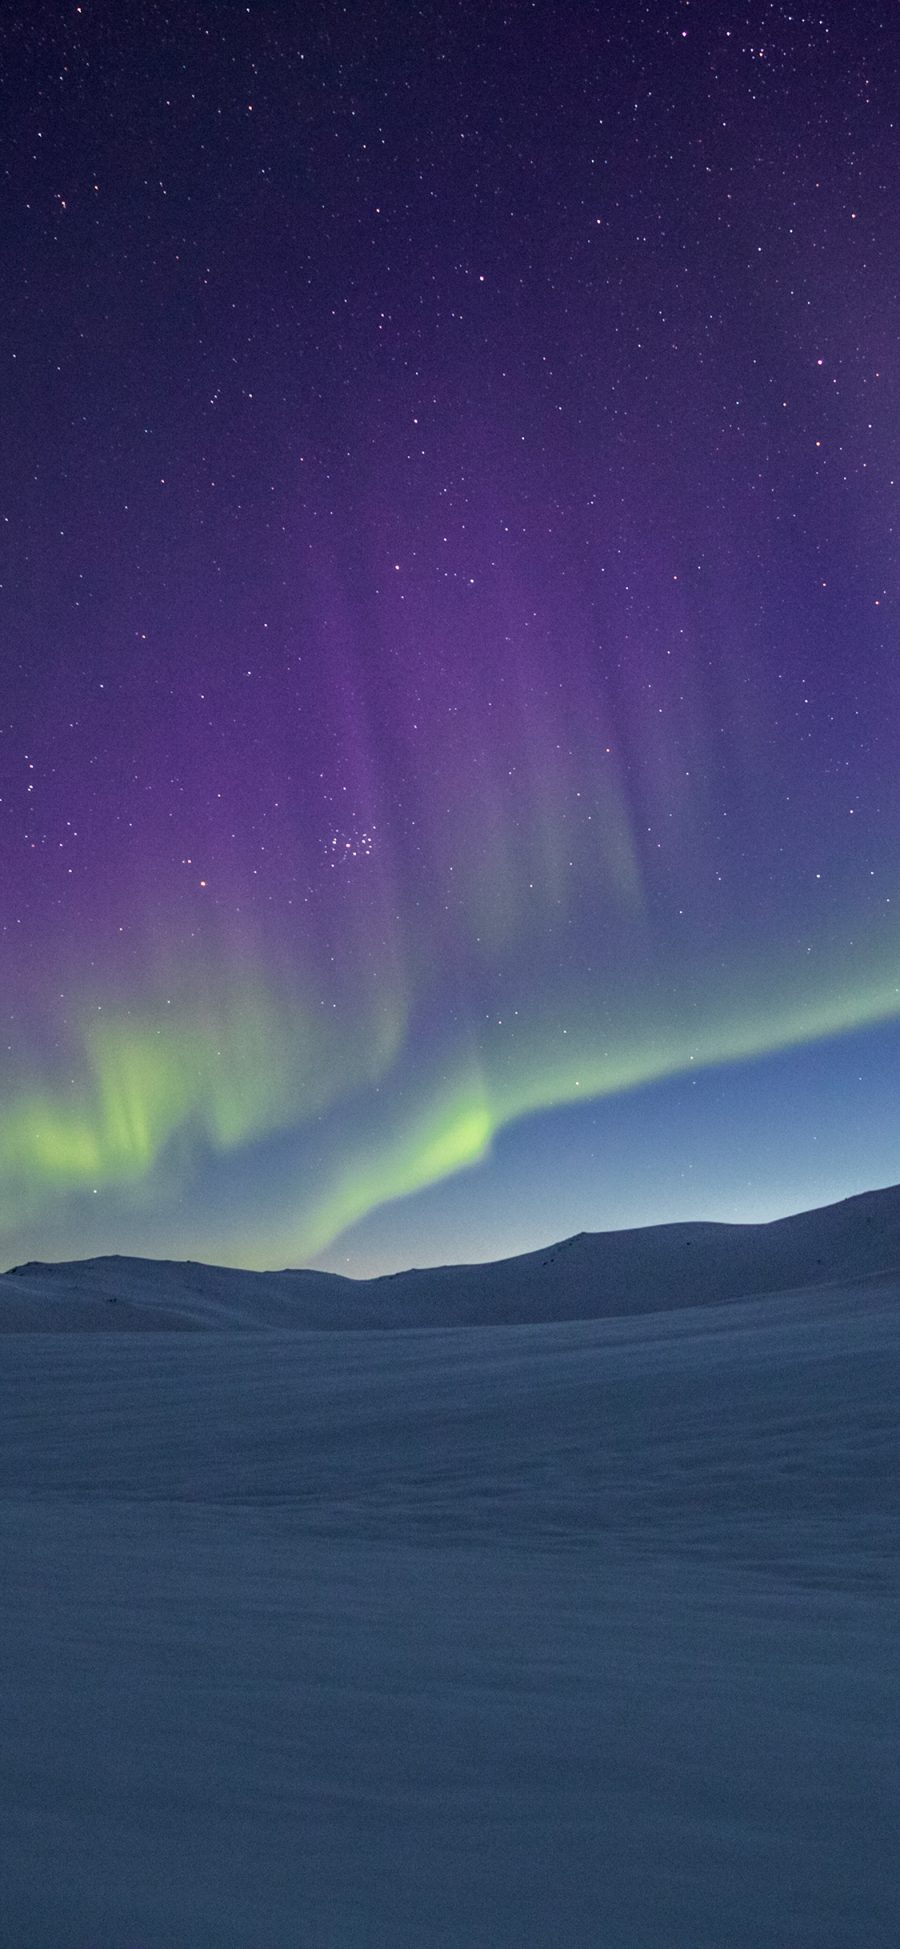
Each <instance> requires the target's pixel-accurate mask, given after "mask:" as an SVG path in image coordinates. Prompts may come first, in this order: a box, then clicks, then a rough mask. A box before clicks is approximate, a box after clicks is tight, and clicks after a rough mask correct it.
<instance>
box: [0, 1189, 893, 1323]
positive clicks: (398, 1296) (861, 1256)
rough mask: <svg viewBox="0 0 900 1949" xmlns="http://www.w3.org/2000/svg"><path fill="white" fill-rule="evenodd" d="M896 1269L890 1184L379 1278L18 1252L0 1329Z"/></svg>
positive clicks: (429, 1308)
mask: <svg viewBox="0 0 900 1949" xmlns="http://www.w3.org/2000/svg"><path fill="white" fill-rule="evenodd" d="M898 1270H900V1186H893V1187H892V1188H891V1189H889V1190H886V1191H869V1192H864V1193H863V1194H862V1195H861V1196H859V1197H855V1198H847V1199H844V1200H843V1202H842V1203H840V1204H837V1205H826V1206H824V1207H823V1208H822V1209H821V1210H818V1211H806V1212H801V1213H799V1214H797V1215H796V1216H795V1217H792V1218H780V1219H776V1220H775V1221H774V1222H773V1223H771V1224H768V1225H714V1224H696V1225H691V1224H686V1225H651V1226H647V1227H643V1228H641V1229H640V1230H634V1231H621V1232H580V1233H579V1234H578V1235H577V1237H575V1238H570V1239H565V1240H564V1241H563V1242H562V1243H561V1244H559V1245H551V1246H548V1247H547V1248H546V1249H545V1250H544V1251H541V1252H528V1253H525V1254H523V1255H522V1256H521V1257H519V1258H514V1259H501V1260H498V1261H496V1262H494V1263H492V1264H489V1265H458V1266H438V1267H433V1268H429V1269H426V1270H423V1271H417V1270H413V1271H410V1272H399V1273H393V1274H390V1275H388V1276H387V1277H384V1278H380V1279H363V1280H354V1279H344V1278H342V1277H341V1276H340V1275H339V1274H337V1273H328V1272H295V1271H286V1272H242V1271H238V1270H236V1269H233V1268H231V1267H228V1266H205V1265H196V1264H194V1263H193V1262H191V1261H188V1262H185V1263H180V1262H174V1261H169V1260H157V1259H128V1258H101V1259H83V1260H78V1261H74V1262H72V1263H68V1264H60V1265H46V1264H42V1263H40V1262H32V1263H30V1264H29V1265H25V1266H17V1267H15V1269H14V1270H13V1271H12V1272H8V1273H6V1274H4V1275H3V1276H2V1277H0V1331H2V1330H3V1329H6V1330H7V1331H19V1332H22V1331H26V1332H27V1331H29V1330H31V1331H34V1330H44V1331H60V1330H66V1329H75V1330H78V1329H81V1330H91V1329H96V1328H102V1329H110V1328H116V1329H123V1330H128V1329H129V1328H130V1329H132V1330H135V1329H137V1330H146V1329H147V1328H156V1329H158V1330H182V1331H184V1330H187V1331H192V1330H193V1331H198V1330H199V1331H203V1330H209V1329H216V1328H243V1329H253V1328H257V1329H258V1328H265V1327H268V1328H284V1327H295V1328H318V1329H328V1330H334V1329H343V1328H354V1327H355V1328H359V1327H369V1328H373V1327H375V1328H394V1327H403V1326H470V1325H503V1324H516V1323H518V1324H523V1323H529V1322H532V1323H538V1322H540V1321H548V1320H571V1319H599V1318H607V1317H610V1316H612V1315H615V1314H628V1313H647V1312H656V1311H659V1310H662V1309H668V1308H671V1307H679V1306H698V1305H704V1306H705V1305H710V1304H714V1303H715V1302H717V1301H721V1300H728V1299H739V1298H747V1297H750V1296H751V1295H752V1294H755V1293H756V1294H761V1293H777V1292H788V1291H792V1290H795V1289H800V1288H802V1287H804V1286H818V1285H823V1284H825V1283H828V1282H830V1281H836V1280H839V1281H843V1282H851V1281H855V1280H858V1279H861V1278H866V1277H868V1276H869V1275H871V1274H872V1273H878V1272H893V1271H898Z"/></svg>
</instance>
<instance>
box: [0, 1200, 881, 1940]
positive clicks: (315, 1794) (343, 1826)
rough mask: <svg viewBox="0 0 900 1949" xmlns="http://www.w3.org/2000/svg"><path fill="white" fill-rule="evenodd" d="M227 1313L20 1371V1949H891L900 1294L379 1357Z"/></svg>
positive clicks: (374, 1345)
mask: <svg viewBox="0 0 900 1949" xmlns="http://www.w3.org/2000/svg"><path fill="white" fill-rule="evenodd" d="M853 1202H854V1203H856V1204H861V1203H863V1202H864V1201H853ZM839 1209H841V1210H846V1208H845V1207H841V1208H839ZM821 1220H822V1225H824V1226H825V1228H826V1230H827V1223H831V1221H830V1220H828V1219H827V1214H822V1215H821ZM826 1221H827V1223H826ZM788 1222H790V1223H799V1222H800V1221H788ZM683 1229H684V1228H676V1230H678V1231H682V1230H683ZM692 1229H693V1230H697V1229H699V1228H692ZM716 1229H718V1228H716ZM760 1229H763V1228H760ZM764 1229H765V1230H767V1231H769V1230H771V1229H772V1228H764ZM813 1231H815V1227H813ZM820 1231H821V1226H820ZM632 1236H634V1235H632ZM656 1240H657V1245H658V1243H659V1235H658V1234H657V1235H656ZM576 1244H577V1242H576ZM645 1246H646V1249H647V1250H648V1251H649V1250H651V1240H650V1235H647V1240H645ZM572 1249H573V1251H574V1249H575V1248H574V1246H573V1248H572ZM652 1249H654V1250H655V1249H656V1247H653V1248H652ZM560 1250H561V1251H562V1252H564V1251H565V1250H566V1248H560ZM101 1263H102V1264H105V1265H106V1266H107V1267H108V1266H109V1265H114V1264H117V1263H118V1264H119V1265H120V1266H121V1265H122V1262H115V1261H108V1262H101ZM126 1263H127V1262H126ZM189 1270H191V1271H196V1270H197V1269H196V1268H194V1269H189ZM487 1270H490V1269H487ZM547 1270H548V1271H549V1270H550V1268H548V1269H547ZM746 1270H747V1268H746V1267H745V1271H746ZM750 1270H751V1271H752V1268H750ZM58 1276H60V1277H62V1276H63V1275H58ZM79 1276H80V1278H81V1282H82V1290H83V1291H86V1289H87V1288H86V1281H87V1279H88V1274H87V1270H86V1269H85V1270H83V1271H82V1273H81V1275H79ZM142 1276H144V1277H145V1280H149V1281H150V1283H151V1285H153V1274H152V1273H146V1272H145V1274H143V1275H142ZM323 1276H324V1275H323ZM73 1277H74V1275H73ZM135 1277H137V1275H135ZM671 1277H672V1281H673V1283H675V1272H674V1270H673V1271H672V1272H671ZM29 1279H31V1280H32V1281H33V1282H35V1288H34V1290H35V1301H36V1300H37V1292H38V1288H40V1287H46V1286H48V1285H49V1284H50V1283H51V1275H50V1274H48V1273H46V1271H45V1272H43V1273H38V1272H35V1273H34V1274H29V1275H21V1276H20V1277H19V1278H18V1280H16V1281H10V1282H9V1283H10V1287H11V1288H18V1287H20V1286H24V1285H26V1284H27V1283H28V1280H29ZM179 1280H180V1269H179V1268H157V1269H156V1274H155V1286H154V1290H155V1291H158V1292H159V1293H160V1294H161V1295H162V1296H163V1299H164V1301H165V1308H164V1309H163V1308H162V1307H161V1311H162V1310H167V1311H168V1312H169V1313H173V1312H174V1314H175V1315H176V1316H178V1317H180V1314H179V1303H178V1300H177V1292H176V1289H177V1288H178V1286H179ZM232 1280H233V1283H232V1286H231V1303H232V1304H233V1306H234V1308H235V1310H236V1312H237V1313H238V1314H239V1315H240V1316H241V1317H243V1318H244V1320H245V1324H244V1326H243V1328H242V1330H240V1331H233V1330H228V1328H227V1327H224V1326H223V1329H222V1330H221V1331H218V1332H211V1331H207V1332H203V1331H194V1332H187V1333H183V1332H182V1333H173V1332H164V1331H160V1330H159V1326H158V1325H157V1326H156V1328H155V1330H153V1331H143V1330H141V1329H140V1327H133V1330H132V1331H131V1332H129V1333H124V1334H123V1333H119V1332H113V1331H109V1332H103V1331H87V1332H72V1331H68V1332H52V1331H43V1332H39V1333H34V1332H18V1333H14V1334H10V1335H9V1336H8V1337H7V1338H6V1339H5V1340H4V1342H3V1355H2V1363H0V1489H2V1523H3V1563H2V1574H3V1579H4V1598H3V1603H2V1607H0V1683H2V1698H0V1711H2V1728H3V1732H2V1739H0V1823H2V1834H0V1853H2V1863H3V1866H2V1874H0V1943H2V1944H3V1945H4V1946H5V1945H7V1944H8V1945H10V1949H207V1945H208V1949H357V1945H359V1949H363V1946H365V1949H451V1945H452V1949H482V1945H483V1949H882V1945H883V1949H896V1944H897V1943H898V1941H900V1898H898V1867H897V1859H898V1856H897V1810H898V1805H900V1762H898V1753H900V1738H898V1735H900V1660H898V1657H897V1645H898V1642H900V1580H898V1576H897V1561H896V1545H897V1537H898V1534H900V1529H898V1522H900V1493H898V1477H900V1471H898V1468H897V1438H896V1424H897V1399H898V1383H900V1278H898V1277H897V1276H896V1275H891V1274H885V1275H882V1276H879V1275H878V1274H877V1273H875V1272H874V1270H870V1272H869V1276H868V1277H865V1278H863V1279H860V1280H858V1281H857V1282H856V1283H855V1284H850V1283H842V1282H841V1281H840V1279H835V1280H833V1282H832V1283H831V1284H830V1285H828V1286H825V1287H821V1288H819V1289H816V1288H815V1287H809V1288H808V1289H807V1290H806V1291H803V1292H794V1293H791V1294H781V1295H776V1296H767V1297H764V1298H755V1299H750V1300H741V1301H737V1302H734V1303H730V1304H719V1305H714V1304H711V1303H709V1300H710V1294H709V1293H708V1292H707V1293H706V1299H707V1304H705V1305H704V1306H703V1307H691V1306H689V1305H687V1304H685V1303H684V1299H683V1297H682V1299H681V1301H680V1303H679V1304H678V1305H676V1306H670V1308H669V1310H658V1311H656V1312H652V1313H646V1312H645V1313H643V1314H642V1315H641V1316H640V1317H635V1316H633V1315H632V1316H626V1315H623V1316H620V1317H614V1318H608V1319H591V1320H583V1321H580V1322H579V1321H568V1322H559V1321H556V1320H554V1321H551V1322H550V1323H548V1324H530V1325H513V1326H505V1327H504V1326H496V1325H488V1326H475V1325H467V1326H465V1327H464V1328H462V1329H460V1328H454V1327H452V1326H450V1327H447V1328H432V1329H420V1328H416V1329H412V1330H408V1331H403V1332H396V1331H394V1332H384V1331H365V1330H363V1331H359V1332H356V1333H353V1334H351V1335H348V1334H347V1333H345V1332H342V1333H337V1332H334V1333H331V1332H324V1331H320V1332H306V1331H285V1330H283V1329H278V1328H273V1327H269V1328H268V1329H264V1330H259V1329H257V1330H256V1331H253V1330H250V1329H249V1328H248V1326H247V1324H246V1321H247V1319H249V1317H250V1315H251V1314H252V1310H253V1305H254V1303H255V1301H254V1299H253V1295H254V1294H255V1293H256V1292H257V1290H258V1289H257V1288H256V1287H255V1286H254V1283H253V1280H252V1276H248V1275H232ZM242 1281H243V1282H244V1293H245V1299H244V1301H243V1302H242V1301H241V1297H240V1295H241V1282H242ZM384 1283H385V1282H379V1284H382V1285H383V1284H384ZM393 1283H395V1284H396V1283H398V1282H393ZM226 1284H227V1280H226ZM451 1285H452V1282H451ZM351 1290H352V1291H355V1290H356V1289H355V1288H353V1289H351ZM556 1290H557V1289H556V1288H555V1287H554V1286H553V1282H552V1279H551V1280H550V1281H549V1283H548V1293H549V1304H550V1309H551V1310H552V1309H553V1305H554V1298H553V1295H554V1292H555V1291H556ZM200 1297H201V1298H202V1293H201V1295H200ZM13 1300H14V1302H15V1304H16V1305H18V1304H19V1303H20V1302H19V1300H18V1299H16V1297H15V1292H13ZM3 1303H4V1304H5V1303H6V1302H5V1301H4V1302H3ZM26 1303H27V1302H26ZM61 1303H62V1302H61V1301H58V1300H52V1299H47V1300H46V1301H45V1302H44V1305H45V1307H49V1308H53V1309H58V1308H59V1306H60V1305H61ZM86 1303H87V1302H85V1304H86ZM96 1303H97V1304H99V1305H102V1306H104V1307H106V1306H108V1305H109V1301H107V1300H99V1301H97V1302H96ZM146 1303H147V1305H148V1306H150V1305H152V1304H153V1301H152V1299H150V1298H148V1299H147V1302H146ZM206 1303H207V1304H209V1303H210V1301H209V1296H208V1295H207V1301H206ZM444 1303H446V1292H445V1296H444ZM529 1303H530V1301H529ZM118 1304H119V1305H121V1306H122V1307H124V1306H125V1305H126V1304H127V1302H126V1300H125V1299H124V1298H121V1299H120V1300H119V1302H118ZM461 1304H464V1305H465V1306H468V1304H469V1301H468V1300H467V1299H463V1301H461ZM111 1310H112V1311H116V1310H117V1308H116V1307H113V1308H111ZM160 1317H161V1315H160ZM213 1317H214V1316H213V1314H208V1315H207V1317H206V1321H205V1323H206V1324H207V1325H209V1324H210V1323H211V1320H212V1318H213ZM466 1317H468V1314H466ZM70 1323H71V1315H70ZM198 1323H200V1322H198V1321H196V1320H195V1321H194V1324H195V1325H196V1324H198Z"/></svg>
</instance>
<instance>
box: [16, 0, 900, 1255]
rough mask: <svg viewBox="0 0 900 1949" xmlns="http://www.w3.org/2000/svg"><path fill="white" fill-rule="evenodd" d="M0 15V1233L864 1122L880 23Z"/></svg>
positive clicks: (89, 1232)
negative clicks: (0, 133) (4, 152)
mask: <svg viewBox="0 0 900 1949" xmlns="http://www.w3.org/2000/svg"><path fill="white" fill-rule="evenodd" d="M4 38H5V42H6V46H5V59H4V62H3V91H4V117H5V126H6V127H7V128H8V129H9V130H10V131H11V132H12V139H11V141H10V143H9V145H8V146H9V155H10V158H11V160H10V165H9V168H8V171H7V175H6V181H5V186H4V190H3V209H4V220H3V224H2V226H0V251H2V260H3V277H2V288H3V291H4V293H5V294H6V295H5V298H4V304H3V316H2V331H0V361H2V370H3V374H4V391H3V396H4V421H5V431H4V440H3V446H2V453H0V474H2V495H0V523H2V526H0V532H2V536H3V558H4V559H3V571H2V578H0V580H2V589H0V616H2V637H0V645H2V647H0V659H2V663H0V670H2V688H0V845H2V867H3V880H2V888H3V896H2V897H3V911H2V917H0V994H2V1004H3V1019H4V1023H5V1026H6V1033H5V1036H4V1037H3V1043H2V1047H0V1065H2V1067H0V1092H2V1100H0V1246H2V1254H3V1261H4V1263H6V1264H9V1263H11V1262H13V1261H14V1260H21V1259H24V1258H27V1257H45V1258H55V1257H64V1256H65V1257H70V1256H80V1255H83V1254H88V1253H94V1252H102V1251H130V1252H146V1253H152V1254H154V1255H160V1256H171V1257H176V1256H177V1257H181V1256H191V1257H196V1258H205V1259H212V1260H222V1261H227V1262H230V1263H242V1264H248V1265H273V1264H285V1263H293V1264H303V1263H319V1264H322V1265H331V1266H334V1267H335V1268H336V1269H339V1270H351V1271H353V1272H358V1273H366V1272H369V1271H380V1270H383V1269H388V1270H389V1269H392V1268H394V1267H399V1266H402V1265H405V1264H408V1263H410V1262H411V1261H412V1260H413V1259H417V1260H418V1261H419V1262H422V1261H428V1260H446V1259H450V1258H460V1259H462V1258H479V1257H481V1258H487V1257H491V1256H495V1255H497V1254H499V1253H501V1252H512V1251H516V1250H527V1249H529V1248H531V1247H533V1246H536V1245H538V1244H541V1243H543V1242H545V1241H546V1240H549V1239H551V1238H554V1237H559V1236H563V1235H565V1234H566V1233H567V1232H571V1231H574V1230H577V1229H580V1228H585V1229H601V1228H605V1227H608V1226H613V1225H616V1224H626V1223H640V1222H648V1223H649V1222H653V1221H655V1220H658V1219H665V1218H670V1217H694V1218H697V1217H707V1216H708V1217H730V1218H742V1219H752V1218H756V1217H762V1216H770V1215H773V1216H774V1215H776V1214H777V1213H780V1212H785V1211H788V1210H791V1209H796V1208H798V1207H800V1206H802V1205H803V1204H811V1203H824V1202H826V1201H827V1200H828V1199H830V1198H832V1197H838V1196H841V1195H844V1194H848V1193H850V1192H853V1191H856V1190H860V1189H863V1188H865V1187H866V1186H868V1185H872V1184H875V1183H878V1182H888V1181H893V1180H896V1179H897V1178H898V1177H900V1158H898V1150H897V1137H896V1129H897V1126H896V1076H897V1062H898V1057H900V888H898V879H897V859H898V841H900V765H898V748H900V739H898V727H900V658H898V654H897V620H898V594H900V590H898V572H897V532H896V524H897V508H898V497H900V304H898V298H900V289H898V287H900V250H898V243H900V232H898V219H897V208H898V184H900V128H898V124H897V119H896V102H897V99H898V95H897V82H898V69H900V62H898V44H900V36H898V34H897V32H896V30H895V29H894V30H892V26H891V23H890V22H889V21H887V20H886V22H885V24H884V25H882V14H881V12H880V11H879V10H878V9H875V8H867V7H865V6H863V7H855V8H853V9H852V10H848V9H846V8H845V7H840V6H838V5H837V4H833V5H832V4H826V5H825V6H823V7H819V8H817V9H815V10H810V9H806V8H804V7H800V8H793V9H789V8H787V7H783V6H781V5H775V4H771V5H761V6H759V7H750V8H747V7H744V8H738V7H737V6H733V5H731V4H729V3H728V0H725V4H721V5H713V4H712V3H711V0H710V4H707V5H702V4H700V5H695V4H686V3H685V0H679V4H675V0H671V4H668V3H666V0H662V3H661V4H658V3H657V0H653V4H649V5H646V6H644V7H642V8H634V9H632V8H626V9H619V10H613V9H608V8H595V9H591V8H587V7H584V6H575V5H572V6H569V5H558V4H551V3H550V0H536V4H534V5H527V6H524V5H523V6H521V7H515V8H504V7H496V8H494V7H490V6H489V7H486V8H467V7H466V6H459V5H452V6H451V5H449V4H447V5H444V4H438V5H435V6H428V7H423V8H418V9H409V8H402V9H401V8H400V7H399V6H397V5H388V4H384V3H383V0H382V3H381V4H379V0H373V4H371V5H365V6H363V5H360V6H358V7H355V6H353V5H351V6H349V7H348V8H347V9H346V10H340V9H337V8H335V7H333V6H319V5H309V6H304V7H302V8H296V7H291V6H287V5H284V4H274V0H260V4H254V3H253V0H251V4H249V5H246V6H240V7H237V6H235V7H231V6H216V7H213V6H196V5H191V6H184V7H174V6H169V5H161V6H151V5H148V6H146V7H142V8H140V9H133V10H132V9H113V8H111V7H109V6H107V5H104V4H99V0H83V4H82V5H81V6H70V5H67V6H60V7H58V8H53V9H50V10H48V11H47V12H45V13H44V15H43V17H41V18H40V19H39V18H38V17H37V13H36V10H24V11H23V12H21V13H20V14H18V15H15V16H12V17H11V18H10V20H9V21H8V22H7V23H6V26H5V28H4Z"/></svg>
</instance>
